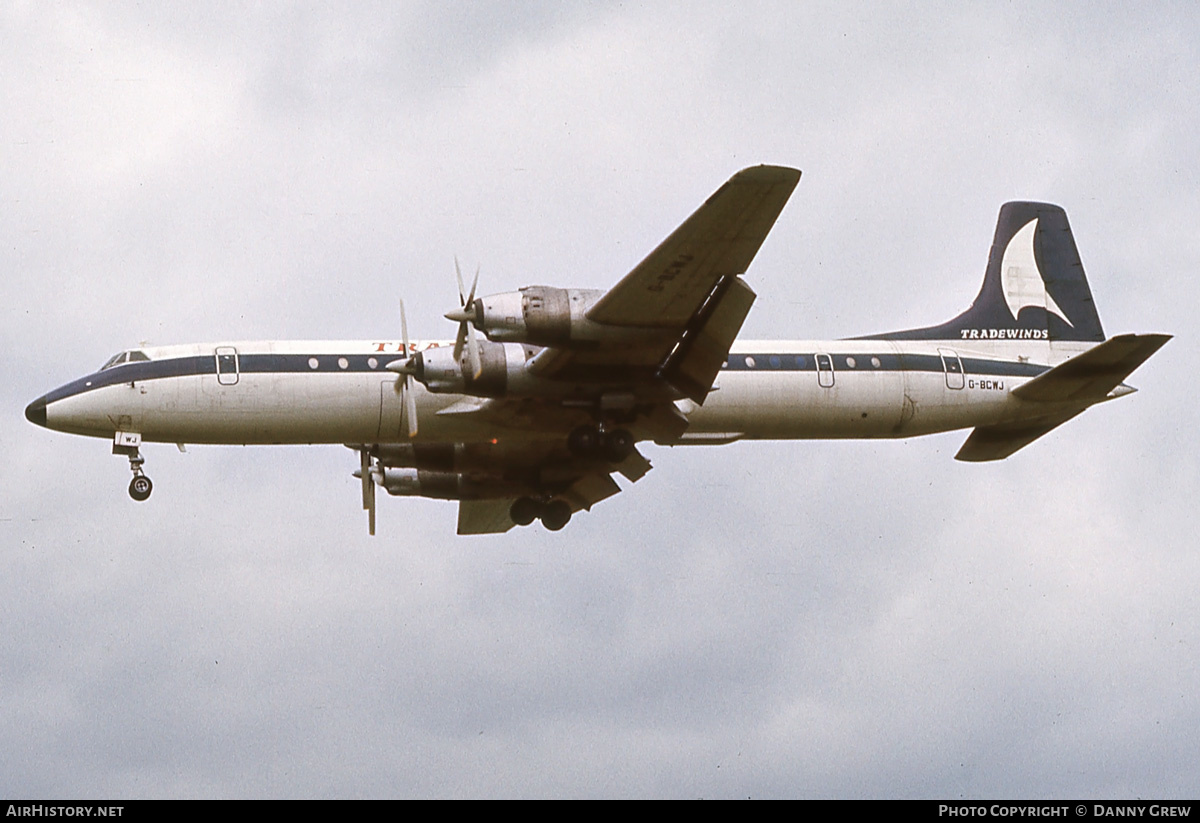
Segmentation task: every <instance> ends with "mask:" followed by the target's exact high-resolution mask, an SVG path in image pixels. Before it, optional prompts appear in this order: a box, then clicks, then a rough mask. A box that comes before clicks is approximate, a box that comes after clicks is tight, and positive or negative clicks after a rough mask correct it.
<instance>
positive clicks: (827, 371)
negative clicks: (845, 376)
mask: <svg viewBox="0 0 1200 823" xmlns="http://www.w3.org/2000/svg"><path fill="white" fill-rule="evenodd" d="M816 361H817V383H818V384H819V385H820V386H822V387H823V388H826V389H829V388H832V387H833V358H832V357H830V356H829V355H828V354H818V355H816Z"/></svg>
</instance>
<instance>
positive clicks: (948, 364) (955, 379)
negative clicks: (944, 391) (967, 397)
mask: <svg viewBox="0 0 1200 823" xmlns="http://www.w3.org/2000/svg"><path fill="white" fill-rule="evenodd" d="M938 354H940V355H941V356H942V368H943V369H944V370H945V372H946V388H948V389H961V388H962V387H963V385H964V383H965V381H966V376H965V375H964V374H963V364H962V359H961V358H960V357H959V356H958V352H956V351H954V350H953V349H938Z"/></svg>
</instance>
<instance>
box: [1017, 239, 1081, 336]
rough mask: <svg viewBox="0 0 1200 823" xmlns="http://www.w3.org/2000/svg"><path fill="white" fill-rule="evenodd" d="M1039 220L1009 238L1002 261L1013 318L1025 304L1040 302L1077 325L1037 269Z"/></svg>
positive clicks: (1068, 322) (1053, 312) (1039, 304)
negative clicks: (1034, 239)
mask: <svg viewBox="0 0 1200 823" xmlns="http://www.w3.org/2000/svg"><path fill="white" fill-rule="evenodd" d="M1037 225H1038V221H1037V218H1036V217H1035V218H1034V219H1033V220H1030V221H1029V222H1028V223H1026V224H1025V225H1024V226H1022V227H1021V229H1020V231H1018V232H1017V233H1016V234H1014V235H1013V236H1012V239H1011V240H1009V241H1008V247H1007V248H1005V250H1004V258H1003V259H1002V260H1001V262H1000V287H1001V289H1003V291H1004V302H1005V303H1007V304H1008V310H1009V312H1011V313H1012V316H1013V320H1016V319H1017V314H1018V313H1019V312H1020V311H1021V309H1023V308H1025V307H1026V306H1037V307H1038V308H1039V309H1045V310H1046V311H1047V312H1049V313H1051V314H1054V315H1057V316H1058V317H1059V319H1061V320H1062V321H1063V322H1064V323H1066V324H1067V325H1068V326H1070V327H1071V328H1075V324H1073V323H1072V322H1071V321H1070V320H1068V319H1067V317H1066V314H1065V313H1064V312H1063V310H1062V309H1060V308H1059V307H1058V304H1057V303H1055V302H1054V298H1053V297H1051V296H1050V295H1049V294H1048V293H1047V292H1046V283H1045V281H1043V280H1042V273H1041V271H1040V270H1039V269H1038V265H1037V258H1036V257H1034V254H1033V238H1034V237H1035V236H1036V235H1037Z"/></svg>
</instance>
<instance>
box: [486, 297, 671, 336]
mask: <svg viewBox="0 0 1200 823" xmlns="http://www.w3.org/2000/svg"><path fill="white" fill-rule="evenodd" d="M603 296H604V292H602V291H598V290H596V289H556V288H552V287H550V286H526V287H525V288H523V289H521V290H520V291H510V292H504V293H503V294H492V295H489V296H487V297H480V298H479V299H477V300H476V301H475V302H473V303H472V304H471V306H470V308H469V311H470V312H471V313H472V317H471V320H472V322H473V323H474V324H475V328H477V329H479V330H480V331H481V332H483V333H484V334H485V335H486V336H487V338H488V339H489V340H493V341H496V342H508V343H532V344H533V345H535V346H565V347H568V348H570V347H575V346H592V345H596V344H597V343H600V342H601V341H605V340H614V339H636V338H638V337H641V336H645V335H646V334H647V333H650V334H653V333H655V330H653V329H650V330H647V329H635V328H624V327H618V326H606V325H603V324H601V323H595V322H593V321H591V320H589V319H588V317H587V313H588V311H589V310H590V309H591V308H592V306H594V305H595V304H596V301H597V300H599V299H600V298H601V297H603Z"/></svg>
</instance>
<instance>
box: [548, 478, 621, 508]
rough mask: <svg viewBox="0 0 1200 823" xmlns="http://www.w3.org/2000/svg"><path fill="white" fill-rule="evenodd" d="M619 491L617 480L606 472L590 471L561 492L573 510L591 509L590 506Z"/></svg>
mask: <svg viewBox="0 0 1200 823" xmlns="http://www.w3.org/2000/svg"><path fill="white" fill-rule="evenodd" d="M619 491H621V487H620V486H618V485H617V481H615V480H613V479H612V475H610V474H608V473H606V472H592V473H591V474H585V475H583V476H582V477H580V478H579V479H578V480H576V481H575V482H574V483H573V484H571V487H570V488H569V489H567V490H566V491H565V492H563V494H562V498H563V499H564V500H566V501H567V502H568V503H570V504H571V508H572V509H573V510H574V511H579V510H580V509H589V510H590V509H591V508H592V506H594V505H595V504H597V503H599V502H600V501H601V500H604V499H605V498H608V497H612V496H613V495H614V494H617V493H618V492H619Z"/></svg>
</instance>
